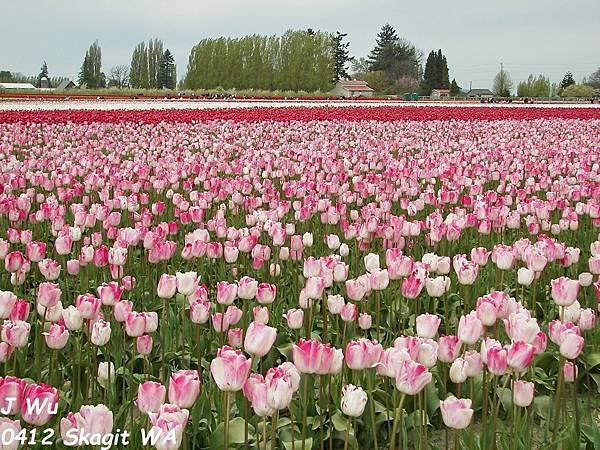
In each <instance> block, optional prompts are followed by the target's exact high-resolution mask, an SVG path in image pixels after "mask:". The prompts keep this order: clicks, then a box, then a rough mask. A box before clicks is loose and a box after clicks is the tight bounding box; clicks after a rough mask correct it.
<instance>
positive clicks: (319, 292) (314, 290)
mask: <svg viewBox="0 0 600 450" xmlns="http://www.w3.org/2000/svg"><path fill="white" fill-rule="evenodd" d="M323 289H325V279H324V278H322V277H310V278H307V280H306V285H305V286H304V292H305V294H306V296H307V297H308V298H311V299H319V298H321V297H322V296H323Z"/></svg>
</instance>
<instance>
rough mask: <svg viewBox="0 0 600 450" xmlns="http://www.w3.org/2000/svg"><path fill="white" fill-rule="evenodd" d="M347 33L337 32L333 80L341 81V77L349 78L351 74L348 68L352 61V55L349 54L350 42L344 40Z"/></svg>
mask: <svg viewBox="0 0 600 450" xmlns="http://www.w3.org/2000/svg"><path fill="white" fill-rule="evenodd" d="M347 35H348V34H347V33H340V32H339V31H338V32H337V33H336V35H335V37H334V41H333V42H334V46H335V50H334V51H335V69H334V74H333V81H334V82H336V81H339V80H341V79H345V80H347V79H349V78H350V75H348V70H347V68H346V66H347V65H348V63H349V62H350V61H352V59H353V58H352V57H350V56H349V50H348V47H349V46H350V42H343V40H344V38H345V37H346V36H347Z"/></svg>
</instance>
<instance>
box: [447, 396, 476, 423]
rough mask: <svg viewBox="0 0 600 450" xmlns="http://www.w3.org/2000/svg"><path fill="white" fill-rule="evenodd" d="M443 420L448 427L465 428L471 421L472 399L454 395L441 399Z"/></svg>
mask: <svg viewBox="0 0 600 450" xmlns="http://www.w3.org/2000/svg"><path fill="white" fill-rule="evenodd" d="M440 411H441V412H442V420H443V421H444V424H445V425H446V426H447V427H448V428H453V429H456V430H464V429H465V428H467V427H468V426H469V424H470V423H471V418H472V417H473V410H472V409H471V400H470V399H458V398H456V397H454V396H450V397H448V398H447V399H446V400H440Z"/></svg>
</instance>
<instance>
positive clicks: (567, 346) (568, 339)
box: [560, 332, 585, 359]
mask: <svg viewBox="0 0 600 450" xmlns="http://www.w3.org/2000/svg"><path fill="white" fill-rule="evenodd" d="M584 344H585V339H583V337H581V336H579V335H578V334H576V333H570V332H566V333H563V335H562V336H561V339H560V354H561V355H562V356H564V357H565V358H567V359H576V358H577V357H578V356H579V354H580V353H581V351H582V350H583V346H584Z"/></svg>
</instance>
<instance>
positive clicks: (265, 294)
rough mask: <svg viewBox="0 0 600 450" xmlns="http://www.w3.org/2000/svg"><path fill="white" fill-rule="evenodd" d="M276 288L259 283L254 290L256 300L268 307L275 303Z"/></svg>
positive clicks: (272, 285)
mask: <svg viewBox="0 0 600 450" xmlns="http://www.w3.org/2000/svg"><path fill="white" fill-rule="evenodd" d="M276 294H277V286H275V285H274V284H269V283H260V284H259V285H258V288H257V290H256V300H257V301H258V303H260V304H261V305H268V304H271V303H273V302H274V301H275V295H276Z"/></svg>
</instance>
